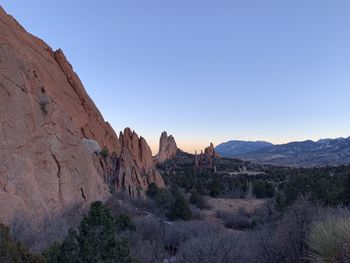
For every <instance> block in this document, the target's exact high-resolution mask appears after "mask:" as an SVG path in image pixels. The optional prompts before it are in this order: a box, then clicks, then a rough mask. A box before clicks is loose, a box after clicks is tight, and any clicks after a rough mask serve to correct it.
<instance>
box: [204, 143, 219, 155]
mask: <svg viewBox="0 0 350 263" xmlns="http://www.w3.org/2000/svg"><path fill="white" fill-rule="evenodd" d="M204 153H205V154H207V155H208V156H211V157H215V158H220V155H219V154H218V153H217V152H216V151H215V149H214V145H213V143H210V145H209V146H208V147H207V148H205V149H204Z"/></svg>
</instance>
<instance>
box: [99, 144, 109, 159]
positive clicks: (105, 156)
mask: <svg viewBox="0 0 350 263" xmlns="http://www.w3.org/2000/svg"><path fill="white" fill-rule="evenodd" d="M100 154H101V156H102V158H107V157H108V156H109V150H108V148H107V147H103V148H102V150H101V152H100Z"/></svg>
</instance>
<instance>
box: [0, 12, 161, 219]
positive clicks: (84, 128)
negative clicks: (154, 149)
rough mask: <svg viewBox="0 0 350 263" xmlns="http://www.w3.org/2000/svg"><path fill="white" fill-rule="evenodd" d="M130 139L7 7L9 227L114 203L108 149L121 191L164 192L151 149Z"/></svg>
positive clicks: (4, 71)
mask: <svg viewBox="0 0 350 263" xmlns="http://www.w3.org/2000/svg"><path fill="white" fill-rule="evenodd" d="M127 133H128V134H127V135H126V134H125V135H124V136H123V138H121V140H119V139H118V137H117V135H116V134H115V132H114V130H113V129H112V128H111V126H110V125H109V124H108V123H107V122H105V121H104V119H103V117H102V115H101V114H100V112H99V110H98V109H97V107H96V106H95V104H94V103H93V101H92V100H91V99H90V97H89V96H88V94H87V93H86V91H85V89H84V87H83V85H82V83H81V81H80V79H79V78H78V76H77V75H76V74H75V73H74V71H73V69H72V66H71V65H70V64H69V62H68V61H67V59H66V58H65V56H64V54H63V52H62V51H61V50H57V51H53V50H52V49H51V48H50V47H49V46H48V45H47V44H46V43H44V42H43V41H42V40H40V39H39V38H37V37H35V36H33V35H31V34H29V33H27V32H26V31H25V30H24V29H23V27H22V26H21V25H20V24H18V22H17V21H16V20H15V19H14V18H12V17H11V16H9V15H7V14H6V12H5V11H4V10H3V9H2V8H1V7H0V211H1V212H0V221H1V222H5V223H9V222H11V220H12V219H13V218H14V217H16V216H17V217H18V216H20V217H28V218H33V219H35V220H37V221H40V219H43V218H45V217H47V216H48V215H50V216H52V215H55V214H62V213H63V212H64V210H65V209H66V208H67V207H80V208H83V207H86V206H87V205H89V203H90V202H92V201H95V200H104V199H106V198H107V197H108V196H109V187H110V186H109V185H108V183H109V182H110V179H111V177H112V175H111V174H105V170H103V167H102V165H103V162H102V161H99V158H101V157H99V156H98V154H96V151H98V150H99V149H102V148H104V147H106V148H108V150H109V152H110V153H113V154H114V156H115V158H116V160H117V161H116V164H118V163H121V164H120V166H119V168H120V167H121V168H120V169H118V170H116V171H118V172H119V174H118V176H119V177H118V178H121V179H122V180H121V179H118V183H117V189H125V190H127V191H128V192H129V193H131V194H134V193H136V192H137V191H140V190H145V189H146V188H147V184H148V183H149V182H150V181H156V182H157V183H158V184H159V185H160V186H162V185H163V181H162V179H161V177H160V175H159V174H157V173H158V172H156V171H155V169H154V166H152V165H153V163H152V164H151V163H150V159H149V158H150V157H149V154H150V150H149V147H148V145H147V143H146V142H145V140H144V139H143V138H140V139H138V140H136V139H135V138H136V137H137V136H136V135H131V134H129V131H128V132H127ZM129 135H130V136H131V137H130V138H129ZM125 136H126V137H125ZM135 136H136V137H135ZM151 158H152V157H151ZM141 173H142V174H141ZM147 173H149V174H147ZM124 182H125V183H124ZM124 184H125V185H124Z"/></svg>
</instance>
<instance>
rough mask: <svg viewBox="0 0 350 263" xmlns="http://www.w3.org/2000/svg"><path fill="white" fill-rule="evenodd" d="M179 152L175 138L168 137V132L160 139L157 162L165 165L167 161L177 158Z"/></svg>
mask: <svg viewBox="0 0 350 263" xmlns="http://www.w3.org/2000/svg"><path fill="white" fill-rule="evenodd" d="M177 150H178V148H177V145H176V142H175V139H174V137H173V136H172V135H169V136H168V134H167V132H165V131H164V132H163V133H162V135H161V136H160V139H159V151H158V154H157V156H156V160H157V161H158V163H163V162H165V161H166V160H169V159H172V158H174V157H175V156H176V153H177Z"/></svg>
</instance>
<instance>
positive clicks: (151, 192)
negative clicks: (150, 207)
mask: <svg viewBox="0 0 350 263" xmlns="http://www.w3.org/2000/svg"><path fill="white" fill-rule="evenodd" d="M158 193H159V187H158V186H157V185H156V184H155V183H150V184H149V185H148V188H147V191H146V195H147V197H149V198H152V199H153V198H155V197H156V196H157V194H158Z"/></svg>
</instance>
